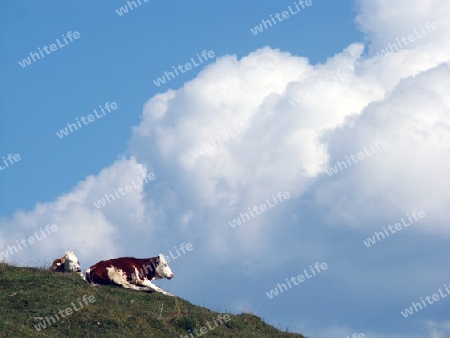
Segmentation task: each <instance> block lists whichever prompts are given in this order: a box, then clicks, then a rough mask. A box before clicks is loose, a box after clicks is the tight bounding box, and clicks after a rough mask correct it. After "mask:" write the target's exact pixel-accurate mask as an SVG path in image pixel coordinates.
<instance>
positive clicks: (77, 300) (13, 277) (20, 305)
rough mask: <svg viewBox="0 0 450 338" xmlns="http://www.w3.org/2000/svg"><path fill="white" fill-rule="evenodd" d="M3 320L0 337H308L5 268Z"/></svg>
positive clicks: (0, 275) (73, 278)
mask: <svg viewBox="0 0 450 338" xmlns="http://www.w3.org/2000/svg"><path fill="white" fill-rule="evenodd" d="M83 297H84V298H83ZM219 316H220V317H219ZM227 316H228V317H227ZM63 317H64V318H63ZM0 318H1V319H0V337H108V338H109V337H155V338H161V337H177V338H178V337H186V338H192V337H201V336H204V337H207V336H209V337H240V338H241V337H242V338H245V337H298V338H302V337H304V336H302V335H300V334H293V333H287V332H281V331H279V330H277V329H275V328H274V327H272V326H270V325H267V324H266V323H264V322H263V321H262V320H261V319H260V318H258V317H256V316H254V315H251V314H240V315H232V314H219V313H217V312H213V311H210V310H208V309H206V308H203V307H199V306H195V305H193V304H191V303H189V302H188V301H186V300H183V299H181V298H178V297H167V296H163V295H161V294H159V293H151V294H149V293H143V292H133V291H130V290H124V289H121V288H118V287H92V286H91V285H89V284H87V283H86V282H85V281H83V280H82V279H81V278H80V277H79V276H78V275H76V274H61V273H54V272H50V271H45V270H42V269H37V268H19V267H14V266H10V265H6V264H4V263H0ZM194 330H196V331H194Z"/></svg>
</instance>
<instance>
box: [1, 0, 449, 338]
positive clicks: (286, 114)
mask: <svg viewBox="0 0 450 338" xmlns="http://www.w3.org/2000/svg"><path fill="white" fill-rule="evenodd" d="M135 3H136V6H135V7H133V9H132V10H131V9H130V7H128V6H129V5H128V3H127V2H126V1H108V2H106V1H96V2H88V1H64V2H61V1H6V0H3V1H0V26H1V29H0V45H1V47H2V49H3V53H1V55H0V69H1V74H2V76H1V80H0V86H1V87H0V89H1V92H2V97H1V100H0V110H1V112H2V119H1V122H0V191H1V197H0V256H1V258H2V259H3V260H5V261H7V262H12V263H15V264H17V265H19V266H42V265H45V264H51V262H52V260H53V259H54V258H57V257H61V256H62V255H63V254H64V253H65V252H66V251H69V250H72V251H74V252H75V254H76V255H77V257H78V258H79V259H80V261H81V265H82V268H83V270H86V269H87V268H89V267H90V266H91V265H93V264H95V263H96V262H98V261H100V260H103V259H110V258H115V257H121V256H135V257H141V258H143V257H154V256H156V255H158V254H159V253H163V254H164V255H167V256H168V257H170V258H171V259H170V262H169V265H170V266H171V268H172V271H173V272H174V275H175V277H174V278H173V279H172V280H170V281H167V280H162V281H157V282H156V283H155V284H157V285H159V286H161V287H162V288H164V289H165V290H166V291H168V292H171V293H173V294H175V295H177V296H179V297H182V298H184V299H187V300H189V301H190V302H192V303H194V304H197V305H200V306H206V307H208V308H210V309H212V310H216V311H231V312H233V313H240V312H242V311H247V312H251V313H253V314H255V315H257V316H259V317H261V318H263V319H264V320H265V321H266V322H268V323H269V324H271V325H274V326H276V327H279V328H281V329H286V328H289V330H290V331H292V332H298V333H302V334H304V335H307V336H308V337H310V338H322V337H325V338H328V337H330V338H335V337H343V338H344V337H347V336H349V337H352V335H354V334H356V335H355V336H357V335H359V337H362V336H364V337H369V338H370V337H382V338H406V337H413V338H419V337H431V338H445V337H450V318H449V317H448V313H450V311H449V310H450V298H446V297H448V295H449V294H450V266H449V265H448V259H446V258H447V257H448V254H449V249H448V247H449V246H448V241H449V239H450V228H449V221H450V214H449V211H448V210H449V208H448V206H449V205H450V192H449V191H450V189H449V188H450V184H449V181H448V167H449V165H450V156H449V155H450V96H449V95H448V90H449V88H450V67H449V66H450V45H449V44H448V41H449V38H450V3H448V2H444V1H438V0H423V1H419V0H413V1H411V0H396V1H389V2H387V1H382V0H355V1H350V0H348V1H347V0H342V1H331V0H324V1H316V0H311V1H306V0H304V1H303V2H300V1H285V0H280V1H276V2H275V1H266V0H262V1H258V2H245V3H241V2H238V1H233V2H230V3H225V2H217V1H206V0H199V1H196V2H195V4H192V3H190V2H186V1H184V2H181V1H162V2H156V1H145V0H140V4H139V1H137V0H136V1H135ZM52 225H56V227H51V226H52ZM46 226H47V228H46ZM52 229H53V230H54V229H56V230H54V231H53V230H52ZM44 236H45V237H44ZM30 238H32V240H31V241H30ZM22 239H24V240H25V243H28V244H27V245H26V246H25V245H22V246H20V244H19V242H20V241H21V240H22ZM187 244H191V246H192V250H190V251H188V250H184V251H183V250H182V249H181V248H182V247H183V245H184V247H185V246H186V245H187ZM13 247H14V248H13ZM421 297H422V298H421ZM413 303H414V304H415V305H414V304H413Z"/></svg>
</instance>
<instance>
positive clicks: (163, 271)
mask: <svg viewBox="0 0 450 338" xmlns="http://www.w3.org/2000/svg"><path fill="white" fill-rule="evenodd" d="M158 260H159V264H158V266H157V267H156V269H155V272H156V276H157V277H159V278H167V279H172V278H173V272H172V270H171V269H170V267H169V265H168V264H167V261H166V259H165V258H164V255H163V254H159V256H158Z"/></svg>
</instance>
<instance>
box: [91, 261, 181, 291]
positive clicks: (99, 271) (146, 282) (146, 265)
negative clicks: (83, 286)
mask: <svg viewBox="0 0 450 338" xmlns="http://www.w3.org/2000/svg"><path fill="white" fill-rule="evenodd" d="M162 278H167V279H172V278H173V273H172V270H171V269H170V267H169V266H168V265H167V262H166V259H165V258H164V255H163V254H159V256H157V257H152V258H134V257H121V258H115V259H110V260H107V261H100V262H98V263H96V264H94V265H92V266H91V267H90V268H89V269H87V271H86V281H88V282H89V283H92V284H106V285H108V284H110V285H111V284H112V285H118V286H122V287H124V288H126V289H131V290H136V291H146V292H153V291H157V292H162V293H163V294H164V295H167V296H173V295H172V294H170V293H168V292H166V291H164V290H163V289H161V288H160V287H158V286H156V285H154V284H152V281H154V280H156V279H162Z"/></svg>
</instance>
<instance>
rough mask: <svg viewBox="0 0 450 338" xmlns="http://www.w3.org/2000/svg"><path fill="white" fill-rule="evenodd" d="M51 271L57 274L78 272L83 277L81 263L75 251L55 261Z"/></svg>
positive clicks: (68, 252)
mask: <svg viewBox="0 0 450 338" xmlns="http://www.w3.org/2000/svg"><path fill="white" fill-rule="evenodd" d="M50 270H52V271H55V272H78V273H80V274H81V276H83V274H82V273H81V266H80V262H79V261H78V258H77V256H75V254H74V253H73V251H67V252H66V254H65V255H64V256H63V257H61V258H57V259H55V260H54V261H53V264H52V266H51V267H50Z"/></svg>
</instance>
